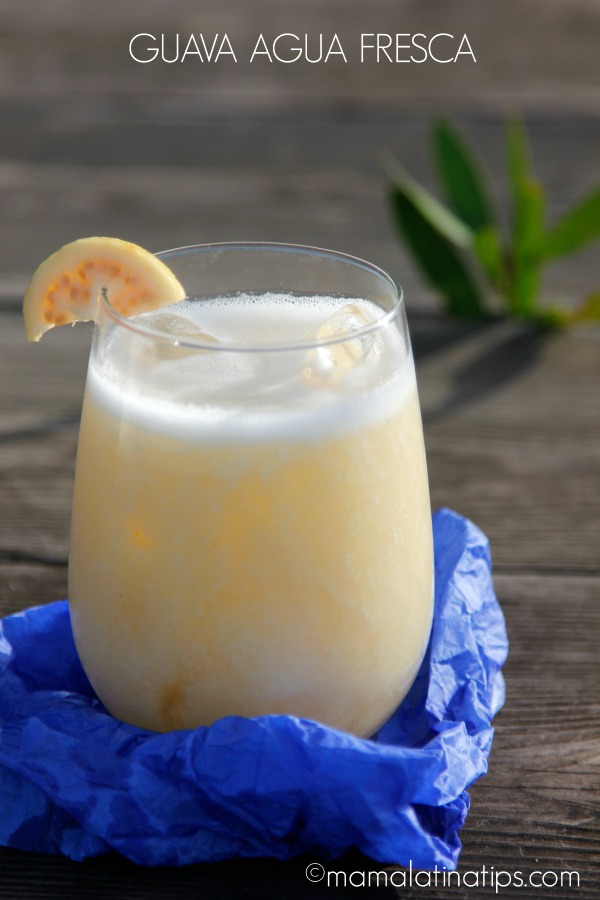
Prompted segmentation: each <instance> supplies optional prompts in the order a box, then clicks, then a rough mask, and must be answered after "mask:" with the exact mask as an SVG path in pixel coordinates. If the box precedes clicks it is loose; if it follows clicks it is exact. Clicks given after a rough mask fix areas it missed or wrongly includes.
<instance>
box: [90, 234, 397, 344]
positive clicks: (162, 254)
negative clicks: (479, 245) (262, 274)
mask: <svg viewBox="0 0 600 900" xmlns="http://www.w3.org/2000/svg"><path fill="white" fill-rule="evenodd" d="M219 250H221V251H226V250H248V251H259V250H262V251H273V252H281V253H294V254H296V255H299V254H305V255H307V256H316V257H321V258H324V259H331V260H334V261H337V262H339V263H344V264H347V265H352V266H355V267H356V268H359V269H362V270H363V271H366V272H368V273H369V274H370V275H373V276H375V277H376V278H379V279H381V280H382V281H384V282H385V283H386V284H387V285H388V286H389V287H390V288H391V289H392V298H391V299H392V300H393V305H392V307H391V309H389V310H388V311H387V312H384V314H383V315H382V316H380V317H379V318H377V319H375V321H373V322H369V324H368V325H365V326H363V327H362V328H357V329H356V330H355V331H353V332H352V333H351V334H346V335H342V336H340V337H329V338H322V339H320V340H313V339H310V338H309V339H307V340H305V341H298V340H295V341H273V342H270V343H262V344H237V343H235V342H230V341H218V342H217V343H213V342H209V341H201V340H194V339H193V338H185V337H183V338H180V337H176V336H174V335H171V334H168V333H166V332H164V331H160V330H159V329H158V328H152V326H151V324H150V322H151V320H148V323H147V324H146V323H141V322H140V321H139V319H138V318H137V317H136V318H133V317H132V318H130V317H128V316H124V315H122V314H121V313H120V312H118V311H117V310H116V309H115V307H114V306H113V305H112V304H111V302H110V299H109V297H108V295H107V293H105V292H104V291H102V292H101V293H100V296H99V302H100V303H101V305H102V307H103V309H104V312H105V313H106V314H107V315H108V316H109V318H111V319H112V320H113V321H114V322H115V323H116V324H118V325H120V326H122V327H124V328H126V329H127V330H129V331H133V332H135V333H137V334H139V335H141V336H142V337H148V338H153V339H154V340H160V341H166V342H167V343H168V344H169V345H170V346H177V347H185V348H188V349H195V350H212V351H213V352H224V351H232V352H236V353H267V352H269V353H270V352H273V351H291V350H310V349H318V348H319V347H328V346H331V345H332V344H343V343H346V342H347V341H349V340H354V339H356V338H361V337H363V335H367V334H371V333H372V332H376V331H379V330H380V329H382V328H385V327H386V326H388V325H389V324H390V323H391V322H393V321H394V320H395V319H396V318H397V317H398V316H399V315H400V313H401V312H402V311H403V309H404V294H403V291H402V288H401V287H400V285H399V284H398V283H397V282H396V281H395V280H394V279H393V278H392V277H391V275H389V274H388V273H387V272H386V271H385V270H384V269H381V268H380V267H379V266H377V265H375V264H374V263H371V262H369V261H368V260H365V259H361V258H360V257H358V256H353V255H352V254H350V253H344V252H342V251H339V250H327V249H325V248H322V247H312V246H308V245H304V244H286V243H278V242H269V241H221V242H216V243H210V244H189V245H184V246H182V247H173V248H172V249H169V250H160V251H158V252H157V253H155V254H154V256H156V257H157V258H158V259H160V260H162V261H163V262H166V260H167V259H168V258H169V257H172V256H180V255H184V254H192V253H198V254H199V253H208V252H211V251H219ZM282 293H283V291H282ZM232 296H233V295H232ZM182 299H189V298H182ZM352 299H354V298H352ZM356 299H368V298H360V297H357V298H356ZM178 302H180V301H178ZM192 302H193V300H192ZM373 302H374V303H376V301H373ZM171 305H174V304H169V306H171ZM164 308H165V309H166V308H167V307H164ZM160 309H161V307H157V308H156V309H155V310H152V312H158V311H159V310H160Z"/></svg>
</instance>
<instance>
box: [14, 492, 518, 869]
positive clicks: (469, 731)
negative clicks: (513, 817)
mask: <svg viewBox="0 0 600 900" xmlns="http://www.w3.org/2000/svg"><path fill="white" fill-rule="evenodd" d="M433 525H434V541H435V577H436V599H435V614H434V623H433V631H432V636H431V641H430V644H429V649H428V652H427V655H426V658H425V660H424V662H423V665H422V667H421V670H420V673H419V676H418V678H417V680H416V682H415V684H414V686H413V688H412V689H411V691H410V693H409V695H408V696H407V697H406V699H405V701H404V702H403V703H402V704H401V706H400V707H399V708H398V710H397V711H396V712H395V713H394V715H393V716H392V717H391V719H390V720H389V721H388V722H387V723H386V724H385V725H384V726H383V728H381V729H380V731H379V732H378V734H377V735H376V737H375V738H372V739H370V740H367V739H361V738H356V737H353V736H351V735H349V734H346V733H343V732H340V731H336V730H334V729H332V728H328V727H325V726H324V725H320V724H318V723H316V722H310V721H306V720H301V719H297V718H294V717H292V716H263V717H260V718H256V719H244V718H240V717H228V718H223V719H220V720H219V721H217V722H215V723H214V724H213V725H212V726H211V727H210V728H197V729H195V730H190V731H175V732H170V733H168V734H157V733H155V732H151V731H146V730H144V729H141V728H136V727H134V726H131V725H126V724H124V723H123V722H120V721H118V720H116V719H114V718H113V717H112V716H110V715H109V714H108V713H107V712H106V710H105V709H104V707H103V706H102V704H101V703H100V701H99V700H98V699H97V698H96V696H95V695H94V692H93V690H92V688H91V686H90V684H89V682H88V680H87V678H86V676H85V674H84V672H83V669H82V668H81V665H80V663H79V660H78V658H77V653H76V650H75V645H74V643H73V637H72V633H71V625H70V619H69V607H68V603H67V601H59V602H57V603H50V604H47V605H46V606H41V607H37V608H33V609H28V610H25V611H24V612H22V613H18V614H16V615H13V616H9V617H7V618H6V619H4V620H3V621H2V622H1V623H0V843H2V844H4V845H7V846H11V847H18V848H21V849H26V850H36V851H41V852H47V853H61V854H64V855H65V856H68V857H70V858H71V859H75V860H81V859H84V858H85V857H88V856H95V855H98V854H101V853H105V852H108V851H111V850H116V851H118V852H119V853H121V854H123V855H124V856H126V857H128V858H129V859H131V860H133V861H134V862H136V863H139V864H141V865H146V866H156V865H171V866H180V865H185V864H188V863H196V862H207V861H212V860H222V859H227V858H229V857H233V856H273V857H277V858H278V859H282V860H283V859H288V858H289V857H291V856H294V855H295V854H299V853H302V852H303V851H310V852H311V853H312V854H313V855H316V856H321V857H332V856H336V855H339V854H341V853H343V852H344V851H346V850H348V849H350V848H351V847H358V848H359V849H360V850H361V851H362V852H363V853H364V854H366V855H367V856H369V857H371V858H373V859H375V860H378V861H381V862H387V863H396V864H401V865H409V863H410V862H412V865H413V866H414V867H415V868H421V869H432V868H433V867H434V866H436V865H437V866H438V867H440V868H441V867H442V866H446V867H447V868H449V869H450V868H454V867H455V866H456V864H457V860H458V855H459V852H460V846H461V845H460V841H459V839H458V831H459V829H460V828H461V826H462V825H463V823H464V821H465V818H466V814H467V810H468V808H469V798H468V795H467V793H466V789H467V787H468V786H469V785H470V784H471V783H472V782H473V781H474V780H475V779H476V778H479V776H481V775H483V774H484V773H485V772H486V770H487V759H488V755H489V752H490V748H491V743H492V733H493V732H492V728H491V724H490V723H491V719H492V717H493V716H494V714H495V713H496V712H497V711H498V709H499V708H500V707H501V706H502V703H503V701H504V681H503V678H502V674H501V673H500V668H501V666H502V664H503V662H504V660H505V658H506V654H507V648H508V642H507V637H506V630H505V627H504V619H503V617H502V613H501V610H500V607H499V605H498V601H497V600H496V597H495V594H494V589H493V585H492V578H491V563H490V555H489V548H488V542H487V539H486V538H485V536H484V535H483V534H482V532H481V531H480V530H479V529H478V528H477V527H476V526H475V525H473V524H472V523H471V522H469V521H468V520H466V519H464V518H462V517H461V516H459V515H457V514H456V513H453V512H451V511H449V510H441V511H439V512H438V513H436V515H435V516H434V519H433Z"/></svg>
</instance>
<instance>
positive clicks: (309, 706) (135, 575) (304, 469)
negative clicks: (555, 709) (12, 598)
mask: <svg viewBox="0 0 600 900" xmlns="http://www.w3.org/2000/svg"><path fill="white" fill-rule="evenodd" d="M159 256H160V258H161V259H162V260H163V261H164V262H165V263H166V264H167V265H168V266H169V267H170V268H171V269H172V270H173V272H174V273H175V275H176V276H177V277H178V278H179V280H180V282H181V283H182V285H183V287H184V289H185V291H186V294H187V298H188V299H186V300H185V301H182V302H181V303H178V304H174V305H172V306H170V307H166V308H163V309H159V310H157V311H155V312H153V313H146V314H143V315H140V316H136V317H134V318H124V317H122V316H121V315H119V314H118V313H117V312H116V311H115V310H114V309H113V308H112V307H111V305H110V297H103V298H102V299H101V300H100V301H99V312H98V318H97V323H96V327H95V333H94V340H93V345H92V351H91V357H90V365H89V371H88V379H87V385H86V394H85V400H84V408H83V415H82V421H81V431H80V437H79V449H78V457H77V471H76V478H75V492H74V502H73V519H72V532H71V554H70V568H69V595H70V601H71V609H72V618H73V629H74V635H75V640H76V644H77V649H78V652H79V655H80V658H81V661H82V664H83V666H84V668H85V670H86V672H87V674H88V676H89V678H90V680H91V682H92V685H93V686H94V688H95V690H96V691H97V694H98V696H99V697H100V699H101V700H102V702H103V703H104V704H105V705H106V707H107V708H108V710H109V711H110V712H111V713H112V714H113V715H115V716H117V717H119V718H121V719H123V720H125V721H127V722H130V723H133V724H135V725H139V726H142V727H146V728H150V729H155V730H159V731H165V730H169V729H175V728H190V727H196V726H198V725H208V724H210V723H211V722H213V721H214V720H215V719H217V718H219V717H221V716H224V715H243V716H255V715H263V714H271V713H288V714H292V715H295V716H301V717H305V718H310V719H316V720H319V721H321V722H324V723H326V724H329V725H332V726H335V727H338V728H341V729H345V730H348V731H350V732H353V733H355V734H358V735H369V734H372V733H373V732H374V731H375V730H376V729H377V728H378V727H379V726H380V725H381V724H382V723H383V722H384V721H385V720H386V719H387V718H388V716H389V715H390V714H391V713H392V712H393V710H394V709H395V708H396V707H397V706H398V704H399V703H400V701H401V700H402V698H403V697H404V696H405V694H406V692H407V691H408V689H409V687H410V685H411V683H412V681H413V680H414V677H415V675H416V673H417V670H418V668H419V665H420V663H421V661H422V659H423V656H424V652H425V648H426V645H427V641H428V637H429V631H430V627H431V617H432V584H433V554H432V533H431V517H430V507H429V493H428V485H427V472H426V463H425V453H424V447H423V433H422V426H421V418H420V411H419V403H418V398H417V387H416V382H415V375H414V366H413V360H412V354H411V349H410V342H409V337H408V330H407V325H406V318H405V314H404V307H403V303H402V299H401V297H399V295H398V291H397V289H396V287H395V285H394V283H393V281H392V280H391V278H389V276H387V275H386V274H385V273H384V272H382V271H381V270H379V269H377V268H376V267H375V266H372V265H370V264H368V263H366V262H364V261H362V260H359V259H355V258H353V257H350V256H346V255H344V254H341V253H334V252H330V251H325V250H317V249H314V248H307V247H296V246H290V245H282V244H279V245H278V244H269V245H267V244H214V245H206V246H196V247H185V248H182V249H177V250H170V251H167V252H165V253H161V254H159Z"/></svg>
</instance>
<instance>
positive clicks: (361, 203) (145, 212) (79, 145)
mask: <svg viewBox="0 0 600 900" xmlns="http://www.w3.org/2000/svg"><path fill="white" fill-rule="evenodd" d="M55 112H56V113H58V110H55ZM3 113H4V117H5V118H6V117H7V115H6V111H5V109H3V107H2V106H1V105H0V115H3ZM461 124H462V125H463V127H464V128H465V129H466V131H467V133H469V134H471V135H472V136H473V138H474V139H475V141H476V144H477V145H478V146H479V148H480V150H481V152H482V155H483V156H484V158H485V159H486V160H487V161H488V163H489V165H490V168H491V171H492V173H493V180H494V188H495V192H496V194H497V195H498V197H499V198H501V197H502V196H504V193H505V191H504V188H503V175H502V156H503V153H502V143H503V133H502V125H501V122H500V120H499V119H498V118H492V119H490V118H483V119H482V118H477V117H473V116H468V117H466V118H463V119H461ZM427 130H428V124H427V121H426V119H425V117H424V116H422V115H421V116H416V115H414V114H412V115H410V116H402V117H399V116H398V115H390V114H389V113H387V114H385V115H382V116H378V115H376V114H374V113H373V112H372V111H371V112H365V113H359V114H354V115H351V116H339V117H337V116H336V115H335V114H334V115H331V114H328V113H313V112H310V111H309V112H305V113H303V114H302V115H298V116H297V117H293V116H292V115H291V114H282V115H281V116H279V115H277V116H275V115H272V116H267V117H264V116H258V117H252V116H248V115H246V116H242V117H239V118H236V119H235V120H231V119H228V118H226V117H224V116H212V117H211V116H209V117H204V118H202V117H197V120H196V121H189V120H186V119H185V118H184V120H183V121H174V122H170V123H165V122H161V121H154V122H153V121H150V122H148V121H146V120H145V119H144V118H143V116H142V114H140V118H139V119H138V120H137V121H136V120H135V118H133V120H131V119H123V120H118V119H117V121H107V120H104V119H102V118H100V119H99V120H98V121H93V122H91V123H90V122H87V121H85V120H84V121H77V120H76V121H75V122H73V121H66V122H65V121H61V120H60V118H59V120H58V122H54V121H53V122H52V123H50V122H43V121H42V122H41V123H40V122H35V123H32V124H27V123H26V124H23V122H22V121H21V120H20V119H19V118H15V119H14V121H13V122H12V124H11V123H10V118H9V121H8V124H7V125H6V126H5V127H4V128H3V141H2V146H1V147H0V216H1V217H2V218H3V219H4V220H5V222H6V226H7V227H6V228H5V231H4V234H3V241H2V243H1V244H0V303H2V302H6V300H7V298H8V297H9V296H10V295H12V294H14V293H15V292H18V291H20V290H23V289H24V287H25V284H26V282H27V280H28V277H29V276H30V274H31V272H32V271H33V270H34V268H35V267H36V266H37V265H38V263H39V262H40V260H41V259H43V258H44V257H45V256H47V255H48V254H49V253H51V252H52V251H53V250H55V249H56V248H57V247H58V246H60V245H61V244H63V243H66V242H67V241H69V240H73V239H74V238H76V237H81V236H82V235H85V234H98V233H104V234H115V235H119V236H122V237H124V238H127V239H131V240H134V241H136V242H137V243H141V244H143V245H144V246H147V247H148V248H149V249H152V250H159V249H165V248H166V247H170V246H177V245H183V244H190V243H203V242H210V241H220V240H279V241H284V242H290V243H305V244H306V243H308V244H313V245H318V246H328V247H333V248H334V249H340V250H345V251H347V252H350V253H354V254H356V255H358V256H360V257H362V258H367V259H371V260H372V261H374V262H376V263H378V264H379V265H381V266H382V267H383V268H385V269H387V270H389V271H390V272H391V274H392V275H393V276H394V277H395V278H396V279H397V280H398V281H399V283H400V284H402V286H403V288H404V290H405V296H406V298H407V303H408V307H409V308H415V307H419V306H423V305H424V306H428V307H430V308H431V307H432V306H435V305H437V298H435V296H434V295H433V293H432V292H431V291H430V290H429V289H428V288H427V286H426V285H425V284H424V282H423V280H422V278H421V277H420V275H419V273H418V272H417V271H416V269H415V266H414V264H413V262H412V260H410V259H409V258H408V256H407V255H406V253H405V251H404V249H403V248H402V246H401V245H400V243H399V241H398V239H397V238H396V236H395V233H394V229H393V226H392V222H391V218H390V215H389V210H388V208H387V200H386V178H385V176H384V173H383V171H382V170H381V169H380V167H379V163H378V160H379V156H380V154H381V152H382V150H384V149H391V150H394V151H396V152H397V153H398V155H399V156H400V157H401V158H402V160H403V161H404V162H405V164H406V165H407V166H408V167H409V169H410V170H411V171H412V172H413V173H414V174H415V175H416V176H417V177H418V178H419V179H421V180H423V181H424V182H425V183H427V184H428V185H429V186H430V187H434V184H433V176H432V167H431V160H430V158H429V152H428V135H427ZM531 132H532V139H533V146H534V150H535V151H536V158H537V161H538V171H539V174H540V176H541V177H542V179H543V180H544V181H545V183H546V184H547V186H548V191H549V199H550V209H549V215H550V217H551V218H555V217H556V216H557V215H558V214H559V213H560V212H562V211H563V210H564V209H565V208H566V207H567V206H568V205H569V204H571V203H572V202H574V201H575V200H576V199H577V198H579V197H580V196H581V195H582V194H583V193H584V192H585V191H587V190H589V189H590V188H591V187H592V186H593V185H595V183H596V182H597V179H598V176H597V159H598V156H599V154H600V119H599V118H598V117H583V118H582V117H573V116H566V117H564V116H563V117H560V118H557V119H551V118H545V117H541V118H534V119H533V120H532V121H531ZM240 144H241V145H243V146H244V157H243V160H242V159H241V158H240V156H239V154H238V152H237V148H238V147H239V146H240ZM332 147H335V148H336V151H335V154H334V155H333V156H332V154H331V148H332ZM599 284H600V256H599V255H598V253H597V252H595V249H594V248H592V249H591V250H590V249H589V250H587V251H585V252H584V253H583V254H580V255H578V256H577V257H576V258H574V259H572V260H567V261H566V262H562V263H561V264H560V265H557V266H554V267H553V268H552V269H551V270H550V271H549V274H548V277H547V278H546V281H545V285H544V298H545V301H546V302H548V303H557V302H558V303H565V304H567V305H570V304H572V303H574V302H575V301H576V300H578V299H579V298H581V297H582V296H584V295H586V294H587V293H589V292H591V291H592V290H594V289H597V287H598V285H599Z"/></svg>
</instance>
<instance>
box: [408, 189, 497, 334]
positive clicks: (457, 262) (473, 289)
mask: <svg viewBox="0 0 600 900" xmlns="http://www.w3.org/2000/svg"><path fill="white" fill-rule="evenodd" d="M391 202H392V211H393V214H394V218H395V221H396V224H397V226H398V228H399V229H400V231H401V233H402V235H403V237H404V240H405V242H406V244H407V246H408V247H409V249H410V250H411V251H412V253H413V255H414V257H415V259H416V261H417V263H418V264H419V266H420V267H421V269H422V271H423V274H424V275H425V277H426V278H427V279H428V280H429V282H430V283H431V284H432V285H433V286H434V287H435V288H436V289H437V290H438V291H440V293H441V294H442V295H443V296H444V297H445V299H446V306H447V310H448V312H449V313H450V314H451V315H455V316H460V317H463V318H478V319H481V318H485V317H486V311H485V308H484V305H483V302H482V299H481V297H480V295H479V291H478V289H477V286H476V284H475V282H474V281H473V278H472V277H471V274H470V272H469V270H468V269H467V268H466V266H465V265H464V263H463V262H462V260H461V259H460V257H459V255H458V253H457V251H456V250H455V248H454V246H453V245H452V243H451V242H450V241H449V240H448V239H447V238H446V237H445V235H443V234H442V233H440V231H439V230H437V229H436V228H434V227H433V226H432V224H431V222H430V220H429V218H428V217H427V216H425V215H423V211H422V209H421V207H420V205H417V203H415V200H414V196H413V194H412V193H411V192H406V191H404V190H402V188H401V187H399V186H398V185H394V186H393V187H392V188H391Z"/></svg>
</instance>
